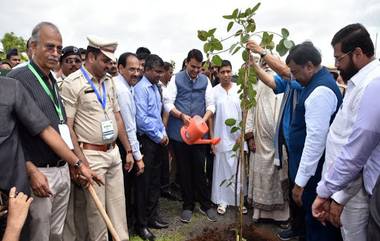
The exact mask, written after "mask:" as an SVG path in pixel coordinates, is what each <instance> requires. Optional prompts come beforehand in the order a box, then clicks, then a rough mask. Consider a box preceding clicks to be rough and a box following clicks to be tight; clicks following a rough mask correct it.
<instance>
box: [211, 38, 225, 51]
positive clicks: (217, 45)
mask: <svg viewBox="0 0 380 241" xmlns="http://www.w3.org/2000/svg"><path fill="white" fill-rule="evenodd" d="M211 45H212V47H213V48H214V49H215V50H223V45H222V43H221V42H220V41H219V40H218V39H216V38H213V39H212V40H211Z"/></svg>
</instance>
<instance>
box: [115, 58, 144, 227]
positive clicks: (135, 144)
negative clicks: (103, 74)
mask: <svg viewBox="0 0 380 241" xmlns="http://www.w3.org/2000/svg"><path fill="white" fill-rule="evenodd" d="M118 69H119V75H117V76H116V77H114V81H115V85H116V95H117V99H118V102H119V106H120V113H121V116H122V118H123V120H124V125H125V130H126V131H127V134H128V140H129V143H130V145H131V149H132V155H133V158H134V159H135V163H136V168H134V169H133V171H132V172H131V173H129V172H127V171H126V170H124V190H125V199H126V202H127V210H128V211H127V216H128V226H129V227H130V228H132V227H133V225H134V221H135V218H134V215H133V214H134V212H133V210H134V209H133V208H132V198H131V197H132V195H133V194H132V190H133V184H134V181H135V180H134V176H135V175H140V174H142V173H143V172H144V162H143V156H142V154H141V152H140V144H139V141H138V140H137V135H136V106H135V101H134V98H133V95H134V91H133V86H134V85H135V84H136V83H137V82H138V77H139V72H140V62H139V60H138V58H137V56H136V55H135V54H133V53H123V54H122V55H120V57H119V60H118ZM118 144H119V143H118ZM121 147H122V145H119V148H120V153H121V155H122V160H124V158H123V154H124V155H125V154H126V153H125V150H124V148H121ZM136 169H137V172H136V171H135V170H136Z"/></svg>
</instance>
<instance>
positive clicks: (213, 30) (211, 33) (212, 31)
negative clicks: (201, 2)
mask: <svg viewBox="0 0 380 241" xmlns="http://www.w3.org/2000/svg"><path fill="white" fill-rule="evenodd" d="M215 31H216V28H212V29H210V30H209V31H208V32H207V34H208V36H212V35H214V33H215Z"/></svg>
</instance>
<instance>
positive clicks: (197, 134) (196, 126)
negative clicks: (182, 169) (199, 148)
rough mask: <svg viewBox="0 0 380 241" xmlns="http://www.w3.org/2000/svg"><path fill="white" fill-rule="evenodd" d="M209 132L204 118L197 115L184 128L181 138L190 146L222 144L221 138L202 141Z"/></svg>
mask: <svg viewBox="0 0 380 241" xmlns="http://www.w3.org/2000/svg"><path fill="white" fill-rule="evenodd" d="M207 132H208V126H207V124H206V122H205V121H204V120H203V119H202V117H200V116H198V115H195V116H193V117H192V118H191V119H190V123H189V125H187V126H182V128H181V137H182V139H183V141H184V142H185V143H186V144H188V145H193V144H212V145H216V144H218V143H219V142H220V138H212V139H202V137H203V136H204V135H205V134H206V133H207Z"/></svg>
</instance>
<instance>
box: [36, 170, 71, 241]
mask: <svg viewBox="0 0 380 241" xmlns="http://www.w3.org/2000/svg"><path fill="white" fill-rule="evenodd" d="M38 170H39V171H40V172H42V173H43V174H44V175H45V176H46V178H47V180H48V182H49V188H50V190H51V192H52V193H53V195H52V196H51V197H47V198H41V197H37V196H35V195H34V194H33V192H32V197H33V202H32V204H31V205H30V217H31V218H30V240H31V241H61V240H62V232H63V225H64V223H65V218H66V211H67V204H68V202H69V196H70V174H69V167H68V165H67V164H66V165H64V166H63V167H49V168H38Z"/></svg>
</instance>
